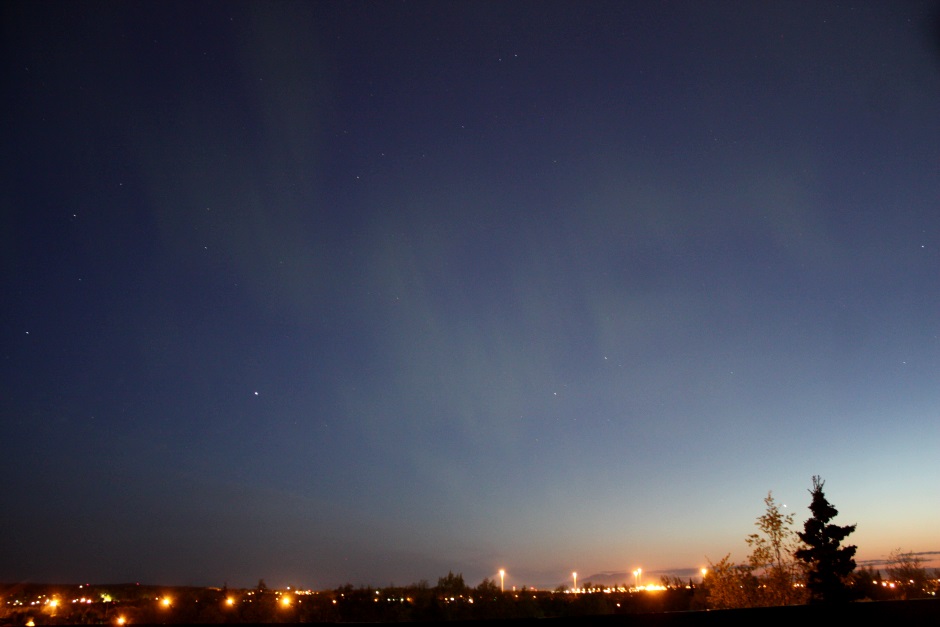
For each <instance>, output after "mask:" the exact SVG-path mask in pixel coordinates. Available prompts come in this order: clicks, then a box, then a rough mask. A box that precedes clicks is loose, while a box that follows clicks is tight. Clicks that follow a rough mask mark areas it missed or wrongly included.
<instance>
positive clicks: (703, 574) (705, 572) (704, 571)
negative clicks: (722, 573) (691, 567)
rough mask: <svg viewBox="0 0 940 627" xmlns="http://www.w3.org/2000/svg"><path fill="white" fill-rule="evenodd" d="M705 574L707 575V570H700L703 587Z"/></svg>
mask: <svg viewBox="0 0 940 627" xmlns="http://www.w3.org/2000/svg"><path fill="white" fill-rule="evenodd" d="M707 574H708V569H707V568H703V569H702V585H703V586H704V585H705V575H707Z"/></svg>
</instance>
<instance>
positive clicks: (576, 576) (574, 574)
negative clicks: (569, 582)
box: [571, 573, 578, 592]
mask: <svg viewBox="0 0 940 627" xmlns="http://www.w3.org/2000/svg"><path fill="white" fill-rule="evenodd" d="M571 578H572V579H574V591H575V592H577V591H578V573H571Z"/></svg>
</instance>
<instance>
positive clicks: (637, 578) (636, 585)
mask: <svg viewBox="0 0 940 627" xmlns="http://www.w3.org/2000/svg"><path fill="white" fill-rule="evenodd" d="M641 574H643V569H642V568H637V569H636V570H635V571H633V577H634V583H633V587H634V588H639V587H640V575H641Z"/></svg>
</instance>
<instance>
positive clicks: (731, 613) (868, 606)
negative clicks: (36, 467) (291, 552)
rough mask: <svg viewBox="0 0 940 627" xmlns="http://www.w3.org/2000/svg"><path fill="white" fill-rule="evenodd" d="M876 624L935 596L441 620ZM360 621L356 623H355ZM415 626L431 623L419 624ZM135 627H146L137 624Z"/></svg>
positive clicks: (932, 614) (915, 619)
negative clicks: (830, 602)
mask: <svg viewBox="0 0 940 627" xmlns="http://www.w3.org/2000/svg"><path fill="white" fill-rule="evenodd" d="M872 622H879V623H882V624H888V625H890V624H895V625H940V599H918V600H915V601H871V602H860V603H845V604H835V605H794V606H788V607H763V608H753V609H745V610H712V611H707V612H663V613H657V614H620V615H603V616H578V617H568V618H544V619H521V620H513V619H506V620H485V621H484V620H480V621H452V622H447V623H440V624H446V625H451V626H453V627H475V626H477V625H480V626H483V625H502V626H503V627H518V626H522V625H530V624H537V625H539V626H540V627H552V626H554V625H557V626H562V625H578V626H579V627H580V626H582V625H586V626H588V627H615V626H617V625H625V626H631V627H634V626H635V627H647V626H655V627H673V626H686V625H688V626H693V625H694V626H699V625H734V624H748V625H756V624H766V625H771V624H790V625H794V624H796V625H800V626H801V627H806V626H815V625H832V626H833V627H835V626H836V625H846V624H870V623H872ZM310 624H317V625H348V624H352V623H310ZM360 624H361V623H360ZM415 624H420V625H429V624H436V623H428V622H421V623H415ZM135 627H145V626H142V625H137V626H135Z"/></svg>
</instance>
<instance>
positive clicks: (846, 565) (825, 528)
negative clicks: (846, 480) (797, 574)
mask: <svg viewBox="0 0 940 627" xmlns="http://www.w3.org/2000/svg"><path fill="white" fill-rule="evenodd" d="M824 484H825V481H823V480H822V479H820V478H819V475H814V476H813V489H812V490H810V491H809V492H810V494H812V495H813V502H812V503H810V506H809V509H810V511H811V512H812V513H813V515H812V516H811V517H809V518H807V519H806V522H805V523H803V531H802V532H799V533H798V534H797V535H799V536H800V540H802V541H803V543H804V544H806V547H805V548H801V549H798V550H797V551H796V552H795V553H794V556H795V557H796V558H797V559H798V560H801V561H803V562H805V563H806V566H807V573H806V587H807V588H808V590H809V600H810V603H821V602H834V601H847V600H848V599H849V588H848V586H847V584H846V578H847V577H848V576H849V574H850V573H851V572H852V571H853V570H855V559H854V557H855V550H856V548H857V547H855V546H854V545H849V546H841V544H842V541H843V540H844V539H845V538H846V537H847V536H848V535H849V534H850V533H852V532H853V531H855V527H856V526H855V525H845V526H839V525H834V524H831V523H830V522H829V521H830V520H832V519H833V518H835V517H836V515H838V513H839V510H837V509H836V508H835V507H833V506H832V505H831V504H830V503H829V501H827V500H826V495H825V494H823V485H824Z"/></svg>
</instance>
